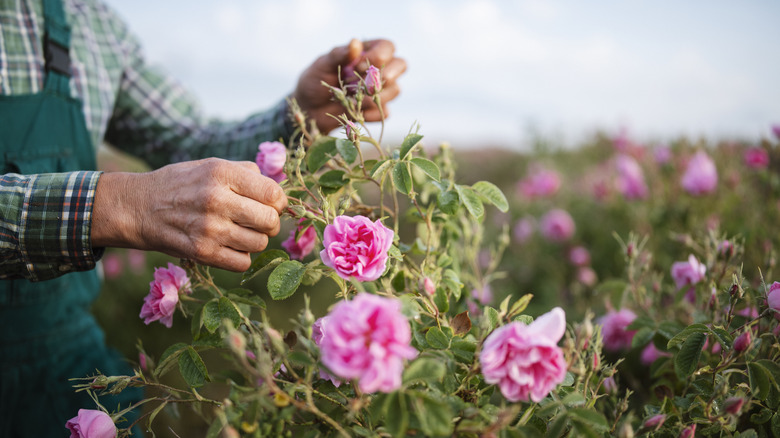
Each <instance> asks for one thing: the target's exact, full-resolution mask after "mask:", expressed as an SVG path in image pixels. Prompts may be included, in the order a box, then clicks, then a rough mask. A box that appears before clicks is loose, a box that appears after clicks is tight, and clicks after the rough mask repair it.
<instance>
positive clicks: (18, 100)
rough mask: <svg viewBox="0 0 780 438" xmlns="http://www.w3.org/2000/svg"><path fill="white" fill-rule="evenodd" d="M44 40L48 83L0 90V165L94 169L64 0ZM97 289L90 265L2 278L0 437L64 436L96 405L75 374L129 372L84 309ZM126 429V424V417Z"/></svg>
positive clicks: (131, 395) (50, 5)
mask: <svg viewBox="0 0 780 438" xmlns="http://www.w3.org/2000/svg"><path fill="white" fill-rule="evenodd" d="M44 16H45V29H46V34H47V36H48V37H47V40H46V41H45V42H44V45H45V46H47V48H46V51H47V52H48V53H50V54H51V55H50V56H48V55H47V57H46V58H47V60H46V82H45V89H44V90H43V91H42V92H40V93H37V94H29V95H14V96H0V171H1V172H2V173H3V174H5V173H20V174H37V173H50V172H68V171H74V170H94V169H95V168H96V160H95V149H94V147H93V146H92V144H91V141H90V137H89V135H88V133H87V129H86V124H85V121H84V114H83V111H82V104H81V102H80V101H79V100H76V99H73V98H71V97H70V86H69V82H70V68H69V57H68V48H69V46H70V28H69V27H68V25H67V23H66V20H65V14H64V11H63V7H62V3H61V1H60V0H44ZM99 291H100V280H99V279H98V276H97V273H96V271H95V270H92V271H86V272H74V273H70V274H66V275H64V276H61V277H58V278H56V279H53V280H49V281H42V282H36V283H33V282H30V281H27V280H0V437H2V438H16V437H35V438H46V437H62V436H67V433H68V431H67V429H65V422H66V421H67V420H68V419H69V418H72V417H74V416H76V414H77V413H78V410H79V409H80V408H82V409H96V406H95V404H94V402H93V401H92V400H91V399H90V398H89V396H88V395H87V394H86V393H85V392H79V393H76V392H75V391H74V389H73V387H72V385H73V383H74V382H70V381H68V379H70V378H73V377H86V376H89V375H94V374H95V370H100V371H101V372H103V373H104V374H107V375H111V374H124V375H126V374H128V373H132V370H131V369H130V367H129V366H128V365H127V364H126V363H124V361H123V359H122V358H121V357H120V355H119V354H118V353H117V352H115V351H114V350H111V349H109V348H107V347H106V345H105V342H104V334H103V332H102V330H101V329H100V327H99V326H98V324H97V322H96V321H95V319H94V317H93V316H92V315H91V313H90V305H91V303H92V302H93V301H94V300H95V298H96V297H97V295H98V293H99ZM139 395H140V394H139V391H137V390H131V391H125V392H123V393H122V394H121V397H122V399H120V398H116V397H114V398H105V399H104V398H101V403H102V404H103V405H104V406H106V408H108V409H110V410H114V409H116V408H117V404H118V403H121V405H122V407H123V408H124V407H126V406H127V405H128V404H129V403H130V402H132V401H134V400H135V399H137V398H140V397H139ZM125 426H126V423H125Z"/></svg>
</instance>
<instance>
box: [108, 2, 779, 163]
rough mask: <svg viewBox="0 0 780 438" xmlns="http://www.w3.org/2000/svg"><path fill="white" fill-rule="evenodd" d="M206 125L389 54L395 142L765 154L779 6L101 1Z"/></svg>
mask: <svg viewBox="0 0 780 438" xmlns="http://www.w3.org/2000/svg"><path fill="white" fill-rule="evenodd" d="M106 1H107V3H108V4H109V5H110V6H112V7H113V8H114V9H115V10H116V11H117V12H118V14H119V15H120V16H121V17H122V18H124V19H125V20H126V22H127V23H128V25H129V26H130V29H131V30H132V31H133V32H134V33H135V35H136V36H137V37H138V38H139V39H140V40H141V42H142V44H143V47H144V50H145V53H146V57H147V59H148V61H149V62H150V63H151V64H154V65H157V66H159V67H161V68H163V69H164V70H165V71H167V72H168V73H169V74H171V75H172V76H173V77H175V78H177V79H178V80H179V81H180V82H181V83H182V84H183V85H184V86H185V87H187V88H189V89H190V90H191V91H192V92H193V93H194V94H195V95H196V96H197V97H198V99H199V100H200V102H201V104H202V106H203V108H204V111H205V112H206V114H208V115H209V116H213V117H219V118H224V119H236V118H241V117H243V116H246V115H248V114H250V113H252V112H254V111H257V110H262V109H265V108H268V107H270V106H272V105H274V104H275V103H276V102H278V101H279V100H280V99H282V98H283V97H284V96H286V95H287V94H288V93H289V92H290V91H291V90H292V89H293V87H294V86H295V84H296V81H297V78H298V76H299V74H300V73H301V72H302V71H303V70H304V69H305V68H306V67H307V66H308V65H309V64H311V63H312V62H313V61H314V59H316V58H317V57H318V56H320V55H322V54H324V53H327V52H328V51H329V50H330V49H331V48H333V47H335V46H338V45H343V44H346V43H347V42H348V41H349V40H350V39H351V38H359V39H373V38H386V39H389V40H391V41H393V42H394V44H395V46H396V54H397V56H400V57H402V58H404V59H405V60H406V62H407V64H408V70H407V72H406V74H405V75H404V76H403V77H402V78H401V79H400V80H399V83H400V85H401V89H402V92H401V93H402V94H401V95H400V96H399V97H398V98H397V99H396V100H395V101H393V102H391V103H390V118H389V119H388V121H387V124H386V128H385V132H386V133H387V134H386V135H387V138H388V139H389V140H390V141H393V139H394V138H398V139H400V138H402V137H403V135H404V134H406V133H407V132H409V130H410V129H412V126H413V125H414V124H416V123H419V125H420V133H421V134H423V135H425V138H426V140H425V142H426V144H431V143H438V142H442V141H446V142H449V143H450V144H451V145H452V146H453V147H455V148H473V147H484V146H486V145H489V146H496V147H502V148H507V149H511V150H518V151H522V150H527V149H528V148H529V147H530V145H531V144H532V143H533V141H534V139H535V138H539V137H542V138H545V139H548V140H551V141H553V142H554V143H555V144H560V145H561V146H576V145H577V144H578V143H580V142H582V141H584V140H587V139H588V138H591V137H592V135H593V134H594V133H596V132H605V133H607V134H616V133H618V132H619V131H621V130H624V131H625V132H627V133H628V135H629V136H630V137H631V138H633V139H634V140H636V141H638V142H642V143H648V144H649V143H663V142H668V141H671V140H674V139H677V138H679V137H680V136H687V137H691V138H694V139H699V138H704V139H708V140H720V139H726V140H731V139H733V140H742V141H758V140H760V139H761V138H766V137H769V136H770V129H771V128H770V127H771V125H772V124H776V123H780V48H779V47H778V44H779V43H780V24H779V23H780V2H778V1H776V0H745V1H740V2H735V1H733V0H687V1H668V0H660V1H659V0H594V1H588V2H583V1H577V0H556V1H553V0H550V1H544V0H506V1H503V0H471V1H466V0H395V1H393V2H365V1H363V2H358V1H337V0H284V1H282V0H275V1H271V0H221V1H218V2H217V1H203V0H164V1H160V0H155V1H152V0H133V1H128V0H106Z"/></svg>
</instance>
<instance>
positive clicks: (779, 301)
mask: <svg viewBox="0 0 780 438" xmlns="http://www.w3.org/2000/svg"><path fill="white" fill-rule="evenodd" d="M766 303H767V305H768V306H769V308H770V309H772V310H774V311H775V318H777V319H778V320H780V282H777V281H775V282H774V283H772V285H771V286H769V292H767V293H766Z"/></svg>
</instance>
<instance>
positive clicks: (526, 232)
mask: <svg viewBox="0 0 780 438" xmlns="http://www.w3.org/2000/svg"><path fill="white" fill-rule="evenodd" d="M534 228H535V226H534V220H533V218H529V217H524V218H522V219H520V220H518V221H517V223H515V227H514V228H513V229H512V236H514V238H515V242H517V243H520V244H522V243H525V242H526V241H528V239H530V238H531V236H533V234H534Z"/></svg>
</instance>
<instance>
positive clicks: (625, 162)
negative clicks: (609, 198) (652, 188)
mask: <svg viewBox="0 0 780 438" xmlns="http://www.w3.org/2000/svg"><path fill="white" fill-rule="evenodd" d="M615 164H616V166H617V171H618V178H617V188H618V190H619V191H620V193H622V194H623V196H624V197H625V198H626V199H643V198H644V197H646V196H647V184H646V183H645V175H644V173H643V172H642V168H641V167H639V163H637V162H636V160H635V159H633V158H631V157H630V156H628V155H626V154H620V155H618V156H617V158H616V160H615Z"/></svg>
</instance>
